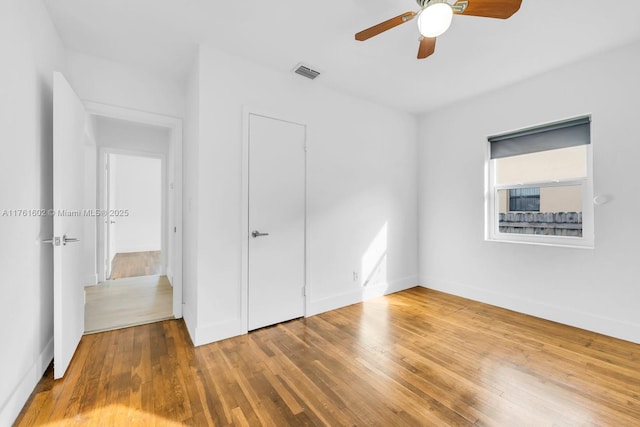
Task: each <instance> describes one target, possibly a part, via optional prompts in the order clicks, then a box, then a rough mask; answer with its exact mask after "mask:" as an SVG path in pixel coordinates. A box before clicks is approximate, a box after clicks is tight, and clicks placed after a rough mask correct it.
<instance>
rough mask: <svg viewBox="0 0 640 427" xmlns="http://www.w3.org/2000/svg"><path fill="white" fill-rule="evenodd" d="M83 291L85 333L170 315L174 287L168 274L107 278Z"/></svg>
mask: <svg viewBox="0 0 640 427" xmlns="http://www.w3.org/2000/svg"><path fill="white" fill-rule="evenodd" d="M84 290H85V296H86V301H85V305H84V331H85V333H92V332H98V331H106V330H110V329H116V328H123V327H127V326H133V325H141V324H144V323H149V322H156V321H158V320H164V319H170V318H172V317H173V288H172V287H171V284H170V283H169V280H168V279H167V276H144V277H132V278H129V279H118V280H107V281H105V282H103V283H100V284H99V285H96V286H86V287H85V288H84Z"/></svg>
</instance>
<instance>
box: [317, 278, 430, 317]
mask: <svg viewBox="0 0 640 427" xmlns="http://www.w3.org/2000/svg"><path fill="white" fill-rule="evenodd" d="M417 279H418V278H417V277H416V276H411V277H405V278H402V279H398V280H394V281H392V282H390V283H381V284H375V285H371V286H366V287H363V288H360V289H357V290H354V291H351V292H347V293H344V294H341V295H336V296H332V297H328V298H323V299H320V300H316V301H310V302H309V304H308V305H307V312H306V316H307V317H309V316H314V315H316V314H320V313H324V312H326V311H330V310H335V309H338V308H342V307H346V306H348V305H351V304H357V303H359V302H363V301H366V300H369V299H371V298H377V297H380V296H382V295H388V294H392V293H394V292H400V291H404V290H405V289H409V288H412V287H414V286H416V284H417V283H418V280H417Z"/></svg>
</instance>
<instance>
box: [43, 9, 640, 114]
mask: <svg viewBox="0 0 640 427" xmlns="http://www.w3.org/2000/svg"><path fill="white" fill-rule="evenodd" d="M470 1H473V0H470ZM44 2H45V4H46V5H47V8H48V9H49V13H50V15H51V18H52V20H53V21H54V23H55V25H56V27H57V29H58V31H59V33H60V36H61V38H62V40H63V42H64V44H65V46H66V47H67V48H69V49H71V50H75V51H79V52H82V53H86V54H90V55H95V56H99V57H103V58H107V59H111V60H115V61H119V62H124V63H127V64H132V65H136V66H140V67H143V68H146V69H152V70H156V71H157V72H159V73H161V74H163V75H168V76H171V77H172V78H176V79H181V80H183V79H184V78H185V76H186V72H187V70H188V69H189V67H190V65H191V64H192V61H193V58H194V53H195V51H196V46H197V44H198V43H204V44H207V45H210V46H213V47H217V48H220V49H223V50H225V51H228V52H231V53H235V54H237V55H239V56H242V57H245V58H248V59H251V60H253V61H255V62H257V63H261V64H263V65H266V66H268V67H271V68H274V69H277V70H282V71H289V70H291V69H292V68H293V67H294V66H295V65H296V64H297V63H299V62H304V63H305V64H307V65H309V66H311V67H312V68H315V69H317V70H319V71H322V75H321V76H320V77H319V78H318V79H317V80H315V81H314V84H320V85H327V86H329V87H332V88H334V89H337V90H340V91H343V92H348V93H351V94H353V95H356V96H359V97H362V98H366V99H369V100H372V101H374V102H377V103H381V104H384V105H388V106H391V107H393V108H397V109H401V110H405V111H409V112H414V113H420V112H427V111H431V110H433V109H435V108H438V107H440V106H442V105H446V104H450V103H452V102H455V101H457V100H460V99H464V98H466V97H470V96H473V95H477V94H480V93H482V92H486V91H488V90H492V89H495V88H498V87H501V86H505V85H508V84H510V83H514V82H516V81H519V80H522V79H524V78H527V77H529V76H532V75H535V74H539V73H541V72H544V71H546V70H549V69H552V68H556V67H558V66H561V65H563V64H566V63H570V62H573V61H576V60H578V59H580V58H583V57H586V56H589V55H594V54H597V53H599V52H602V51H604V50H607V49H609V48H612V47H615V46H618V45H622V44H625V43H629V42H631V41H633V40H638V39H640V24H638V17H639V16H640V1H637V0H618V1H615V0H608V1H603V0H523V2H522V7H521V8H520V11H518V12H517V13H516V14H515V15H514V16H513V17H511V18H510V19H508V20H498V19H488V18H477V17H470V16H454V19H453V23H452V25H451V28H450V29H449V31H448V32H447V33H445V34H444V35H442V36H441V37H439V38H438V42H437V46H436V52H435V54H434V55H433V56H431V57H429V58H427V59H425V60H417V59H416V54H417V49H418V37H419V34H418V30H417V26H416V23H415V21H413V22H408V23H406V24H404V25H402V26H400V27H397V28H395V29H392V30H390V31H388V32H386V33H383V34H381V35H379V36H377V37H374V38H372V39H370V40H368V41H365V42H358V41H355V40H354V34H355V33H356V32H358V31H360V30H362V29H364V28H367V27H370V26H371V25H374V24H377V23H379V22H381V21H384V20H386V19H388V18H391V17H394V16H396V15H399V14H401V13H403V12H407V11H410V10H418V6H417V4H416V3H415V1H414V0H324V1H317V2H312V1H308V0H307V1H304V0H272V1H257V0H247V1H244V2H242V1H237V0H233V1H222V0H44ZM612 78H615V76H612Z"/></svg>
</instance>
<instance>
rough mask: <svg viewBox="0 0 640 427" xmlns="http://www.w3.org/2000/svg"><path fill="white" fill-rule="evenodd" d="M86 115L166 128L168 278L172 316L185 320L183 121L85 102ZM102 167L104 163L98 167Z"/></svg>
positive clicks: (145, 112)
mask: <svg viewBox="0 0 640 427" xmlns="http://www.w3.org/2000/svg"><path fill="white" fill-rule="evenodd" d="M84 106H85V109H86V110H87V113H88V114H90V115H93V116H98V117H107V118H111V119H120V120H126V121H129V122H134V123H140V124H146V125H153V126H159V127H163V128H166V129H168V130H169V154H168V156H167V159H166V162H165V163H166V167H165V170H166V180H165V181H166V185H167V191H166V196H167V197H166V198H167V200H166V206H167V212H166V213H167V218H166V221H167V223H168V228H169V230H171V229H173V233H171V232H169V233H168V236H167V248H168V249H169V250H170V253H171V259H168V260H167V271H166V274H167V277H168V278H169V281H170V282H171V285H172V286H173V316H174V317H175V318H176V319H179V318H181V317H182V305H183V302H182V239H183V237H182V228H183V227H182V119H180V118H178V117H172V116H166V115H162V114H156V113H150V112H147V111H141V110H134V109H130V108H125V107H119V106H114V105H108V104H102V103H99V102H93V101H84ZM99 165H101V164H99Z"/></svg>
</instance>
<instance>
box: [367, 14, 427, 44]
mask: <svg viewBox="0 0 640 427" xmlns="http://www.w3.org/2000/svg"><path fill="white" fill-rule="evenodd" d="M415 16H416V13H415V12H406V13H403V14H402V15H398V16H396V17H395V18H391V19H389V20H387V21H384V22H381V23H379V24H378V25H374V26H373V27H370V28H367V29H366V30H362V31H360V32H359V33H357V34H356V40H359V41H361V42H362V41H365V40H367V39H370V38H371V37H373V36H377V35H378V34H380V33H383V32H385V31H387V30H390V29H392V28H393V27H397V26H398V25H400V24H404V23H405V22H408V21H411V20H412V19H413V18H415Z"/></svg>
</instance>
